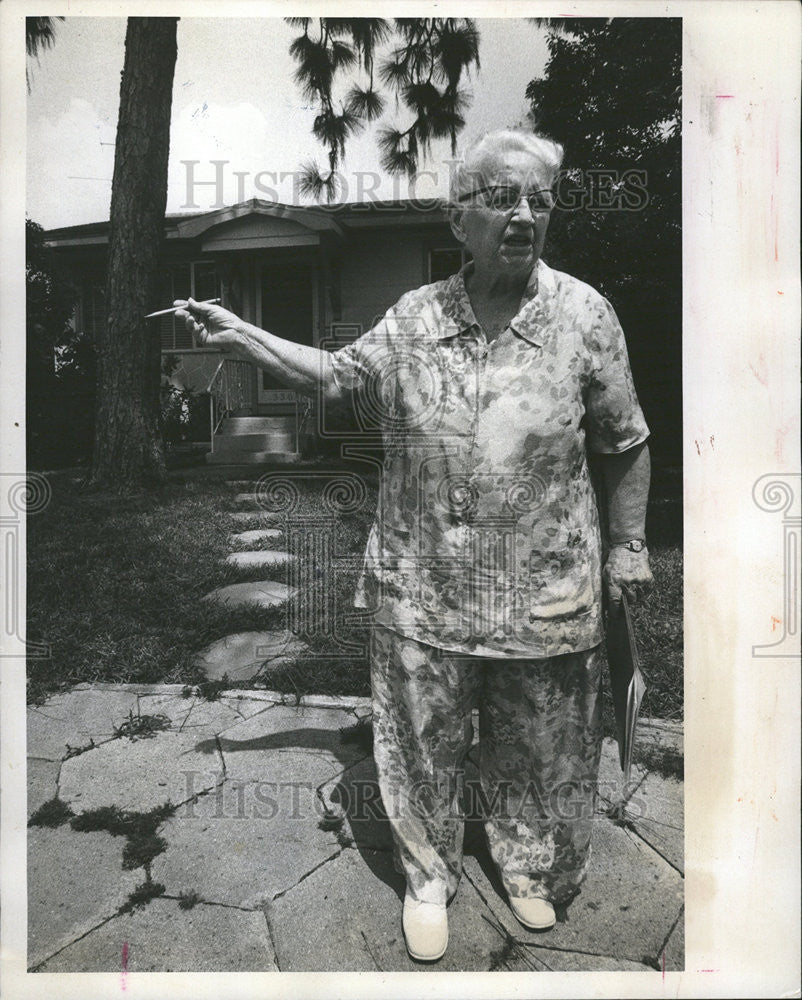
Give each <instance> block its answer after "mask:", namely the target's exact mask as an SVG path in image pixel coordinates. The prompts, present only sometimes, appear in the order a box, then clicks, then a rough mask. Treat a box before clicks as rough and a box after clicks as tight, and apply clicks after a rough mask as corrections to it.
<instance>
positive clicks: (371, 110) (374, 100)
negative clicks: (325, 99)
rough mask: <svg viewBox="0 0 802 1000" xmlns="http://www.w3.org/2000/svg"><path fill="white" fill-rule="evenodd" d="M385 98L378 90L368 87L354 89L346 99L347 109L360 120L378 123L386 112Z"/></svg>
mask: <svg viewBox="0 0 802 1000" xmlns="http://www.w3.org/2000/svg"><path fill="white" fill-rule="evenodd" d="M384 103H385V102H384V98H383V97H382V96H381V94H380V93H379V92H378V91H377V90H372V89H371V88H370V87H366V88H365V89H364V90H363V89H362V88H360V87H356V86H355V87H352V88H351V90H349V92H348V96H347V98H346V105H345V106H346V108H347V109H348V110H349V111H351V112H352V113H353V114H355V115H357V116H358V117H359V118H365V119H367V121H369V122H373V121H376V119H377V118H379V117H381V113H382V111H384Z"/></svg>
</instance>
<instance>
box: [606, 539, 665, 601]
mask: <svg viewBox="0 0 802 1000" xmlns="http://www.w3.org/2000/svg"><path fill="white" fill-rule="evenodd" d="M602 575H603V579H604V585H605V588H606V590H607V597H608V599H609V600H610V601H611V602H612V603H614V604H617V603H618V602H619V601H620V600H621V592H622V591H623V592H624V593H625V594H626V595H627V600H628V601H629V602H630V603H634V602H636V601H638V600H639V599H640V598H642V597H645V596H646V595H647V594H648V593H649V592H650V591H651V589H652V587H653V586H654V577H653V576H652V570H651V567H650V566H649V552H648V550H647V549H645V548H644V549H642V550H641V551H640V552H631V551H630V550H629V549H628V548H626V547H625V546H623V545H616V546H613V548H611V549H610V551H609V553H608V555H607V562H606V563H605V564H604V573H603V574H602Z"/></svg>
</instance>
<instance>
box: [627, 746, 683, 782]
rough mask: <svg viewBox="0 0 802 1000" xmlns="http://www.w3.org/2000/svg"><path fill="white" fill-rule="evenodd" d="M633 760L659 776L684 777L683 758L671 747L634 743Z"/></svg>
mask: <svg viewBox="0 0 802 1000" xmlns="http://www.w3.org/2000/svg"><path fill="white" fill-rule="evenodd" d="M634 757H635V761H636V762H637V763H638V764H641V765H643V766H644V767H645V768H646V769H647V770H649V771H655V772H656V773H657V774H659V775H660V777H661V778H674V779H675V780H676V781H682V780H683V778H684V777H685V758H684V757H683V755H682V754H681V753H678V752H677V751H676V750H674V749H673V748H671V747H666V746H659V745H657V746H655V745H654V744H652V745H641V746H638V745H637V744H636V745H635V752H634Z"/></svg>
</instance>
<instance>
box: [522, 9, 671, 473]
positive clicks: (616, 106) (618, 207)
mask: <svg viewBox="0 0 802 1000" xmlns="http://www.w3.org/2000/svg"><path fill="white" fill-rule="evenodd" d="M539 23H540V24H541V25H546V26H547V27H548V28H549V29H550V30H549V34H548V39H547V41H548V49H549V61H548V63H547V65H546V68H545V71H544V75H543V77H542V78H541V79H537V80H533V81H532V82H531V83H530V84H529V86H528V87H527V90H526V96H527V98H528V99H529V101H530V105H531V109H530V117H531V119H532V120H533V122H534V124H535V125H536V127H537V128H538V130H539V131H542V132H545V133H546V134H548V135H551V136H553V137H554V138H555V139H557V140H558V141H560V142H561V143H563V145H564V146H565V150H566V158H565V174H564V176H563V178H562V180H561V183H560V188H559V192H558V205H559V206H561V207H560V209H559V210H558V211H557V212H555V213H554V217H553V220H552V227H551V231H550V245H549V262H550V263H551V264H553V265H554V266H556V267H558V268H561V269H563V268H564V269H565V270H567V271H569V272H570V273H572V274H575V275H577V276H578V277H580V278H582V279H583V280H585V281H588V282H589V283H590V284H592V285H594V286H595V287H596V288H599V289H600V291H602V293H603V294H604V295H606V296H607V297H608V298H609V299H610V301H611V302H612V303H613V305H614V307H615V309H616V311H617V312H618V315H619V317H620V318H621V322H622V325H623V327H624V329H625V331H626V334H627V342H628V345H629V350H630V356H631V359H632V367H633V371H634V374H635V377H636V381H637V384H638V389H639V394H640V396H641V400H642V403H643V406H644V410H645V411H646V416H647V419H648V421H649V423H650V426H651V429H652V437H653V450H654V451H655V452H656V453H657V457H658V461H662V462H664V463H668V464H680V462H681V447H680V436H679V434H678V429H679V427H680V425H681V390H682V378H681V353H682V351H681V329H682V293H681V279H682V239H681V221H682V188H681V131H680V130H681V117H680V94H681V89H680V87H681V54H682V29H681V21H680V20H679V19H676V18H672V19H669V18H615V19H612V20H600V19H585V18H578V19H565V20H561V21H560V22H548V21H540V22H539ZM633 171H638V172H639V173H638V174H635V173H632V172H633Z"/></svg>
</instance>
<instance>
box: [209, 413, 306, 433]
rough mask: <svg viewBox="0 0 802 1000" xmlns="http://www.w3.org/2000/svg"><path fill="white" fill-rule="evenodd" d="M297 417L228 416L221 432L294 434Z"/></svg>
mask: <svg viewBox="0 0 802 1000" xmlns="http://www.w3.org/2000/svg"><path fill="white" fill-rule="evenodd" d="M294 432H295V417H293V416H289V417H226V418H225V420H224V421H223V422H222V424H221V425H220V430H219V432H218V433H219V434H221V435H226V436H228V435H230V434H274V433H279V434H293V433H294Z"/></svg>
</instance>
